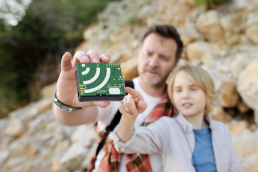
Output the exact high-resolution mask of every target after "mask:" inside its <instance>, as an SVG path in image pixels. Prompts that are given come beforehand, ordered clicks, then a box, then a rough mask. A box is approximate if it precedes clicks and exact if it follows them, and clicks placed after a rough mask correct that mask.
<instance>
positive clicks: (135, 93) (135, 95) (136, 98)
mask: <svg viewBox="0 0 258 172" xmlns="http://www.w3.org/2000/svg"><path fill="white" fill-rule="evenodd" d="M125 91H126V92H127V93H128V94H130V95H131V96H132V97H133V98H134V101H135V102H138V101H139V100H144V98H143V97H142V95H141V93H139V92H138V91H136V90H135V89H132V88H130V87H125Z"/></svg>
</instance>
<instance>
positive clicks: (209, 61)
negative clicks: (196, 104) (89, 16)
mask: <svg viewBox="0 0 258 172" xmlns="http://www.w3.org/2000/svg"><path fill="white" fill-rule="evenodd" d="M257 9H258V1H257V0H232V2H231V3H230V4H226V5H223V6H220V7H218V8H217V9H215V10H209V11H207V10H205V9H203V8H197V7H195V6H194V0H160V1H155V0H141V1H137V0H123V1H121V2H113V3H110V5H109V6H108V7H107V8H106V9H105V11H104V12H102V13H101V14H100V15H99V22H98V23H95V24H93V25H91V26H89V27H88V28H86V30H85V32H84V35H83V36H84V42H82V43H81V45H79V46H78V48H77V50H84V51H88V50H89V49H94V50H96V51H98V52H99V53H100V55H101V54H103V53H105V54H109V55H111V57H112V61H113V62H120V63H121V66H122V72H123V78H124V80H130V79H132V78H133V77H135V76H137V75H138V73H137V48H138V47H139V39H140V37H141V35H142V34H143V32H144V31H145V30H146V28H147V27H148V26H150V25H152V24H171V25H174V26H175V27H176V28H177V29H178V31H179V33H180V35H181V38H182V40H183V42H184V52H183V55H182V58H181V60H180V62H179V65H184V64H188V63H189V64H192V65H198V66H201V67H202V68H203V69H205V70H206V71H207V72H208V73H209V74H210V75H211V77H212V78H213V80H214V82H215V85H216V91H217V93H218V98H219V99H218V100H219V101H218V107H216V108H215V109H214V110H213V111H212V112H211V114H210V115H211V116H212V117H213V118H214V119H216V120H220V121H223V122H224V123H226V124H227V125H228V126H229V128H230V131H231V133H232V142H233V144H234V146H235V148H236V151H237V154H238V157H239V159H240V162H241V164H242V166H243V169H244V171H245V172H256V171H258V166H257V165H256V163H257V162H258V141H257V140H258V139H257V138H258V129H257V125H256V123H257V122H258V109H257V107H258V46H257V45H258V11H257ZM55 89H56V84H55V83H53V84H52V85H50V86H47V87H45V88H44V89H43V90H42V96H43V97H42V99H41V100H39V101H38V102H33V103H31V104H29V105H28V106H26V107H24V108H20V109H18V110H16V111H14V112H12V113H11V114H10V115H9V117H8V118H6V119H1V120H0V172H6V171H38V172H40V171H44V172H45V171H56V172H59V171H73V170H82V169H84V168H86V167H87V164H88V163H89V160H90V158H91V156H92V155H94V154H95V150H96V146H97V143H96V140H97V135H96V133H95V132H94V129H93V127H92V126H86V125H83V126H78V127H67V126H63V125H61V124H59V123H57V122H56V121H55V119H54V117H53V114H52V110H51V106H52V95H53V93H54V91H55ZM255 122H256V123H255Z"/></svg>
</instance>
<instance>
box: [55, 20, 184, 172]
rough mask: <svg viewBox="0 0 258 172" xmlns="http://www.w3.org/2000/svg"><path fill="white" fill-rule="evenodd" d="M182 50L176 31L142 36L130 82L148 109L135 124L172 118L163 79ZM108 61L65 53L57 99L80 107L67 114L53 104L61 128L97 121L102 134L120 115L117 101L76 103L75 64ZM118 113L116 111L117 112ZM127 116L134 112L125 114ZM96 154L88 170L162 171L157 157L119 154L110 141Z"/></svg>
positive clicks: (155, 29) (157, 28) (160, 29)
mask: <svg viewBox="0 0 258 172" xmlns="http://www.w3.org/2000/svg"><path fill="white" fill-rule="evenodd" d="M182 50H183V43H182V41H181V39H180V36H179V35H178V33H177V31H176V29H175V28H174V27H172V26H169V25H154V26H152V27H150V28H149V29H148V30H147V31H146V33H145V34H144V35H143V37H142V40H141V46H140V49H139V53H138V72H139V77H137V78H134V79H133V85H134V86H133V87H134V89H135V90H137V91H139V92H140V93H141V94H142V95H143V97H144V100H145V101H146V102H147V105H148V106H147V109H146V110H145V111H144V113H142V114H140V115H138V117H137V119H136V125H137V126H140V125H145V126H146V125H148V124H149V123H151V122H154V121H155V120H157V119H158V118H159V117H161V116H163V115H166V116H173V111H172V104H171V102H170V101H169V98H168V95H167V90H166V80H167V77H168V75H169V73H170V72H171V71H172V70H173V69H174V68H175V67H176V64H177V62H178V60H179V58H180V55H181V53H182ZM89 62H91V63H99V62H106V63H107V62H110V56H108V55H106V54H103V55H102V56H100V58H99V55H98V53H97V52H96V51H93V50H89V51H88V52H87V53H85V52H82V51H78V52H76V53H75V55H74V57H73V61H72V64H71V54H70V53H65V54H64V56H63V57H62V62H61V68H62V70H61V74H60V76H59V79H58V82H57V93H56V97H57V99H58V100H59V101H60V102H61V103H63V104H65V105H67V106H69V107H71V108H75V109H76V107H82V109H79V110H77V111H73V112H68V111H66V110H64V109H62V108H60V107H58V106H56V105H54V106H53V112H54V116H55V118H56V120H57V121H58V122H60V123H62V124H64V125H68V126H77V125H82V124H89V123H96V122H98V131H105V129H106V127H107V126H109V125H110V123H112V120H113V119H114V118H115V115H116V114H117V113H119V111H118V108H119V107H118V106H119V102H111V103H110V102H84V103H81V102H79V101H78V96H77V88H76V81H75V75H74V72H75V70H74V66H76V64H77V63H89ZM117 111H118V112H117ZM128 113H133V112H131V111H128ZM105 143H106V145H104V146H103V148H102V149H101V150H100V151H99V152H98V155H97V158H96V161H95V162H94V164H93V166H91V167H90V168H92V169H89V171H95V172H96V171H112V172H113V171H115V172H116V171H117V172H126V171H133V170H135V169H137V170H136V171H153V172H160V171H162V162H161V156H160V155H149V156H148V155H141V154H126V155H124V154H120V153H118V152H116V150H115V149H114V146H113V143H112V138H108V139H107V141H106V142H105Z"/></svg>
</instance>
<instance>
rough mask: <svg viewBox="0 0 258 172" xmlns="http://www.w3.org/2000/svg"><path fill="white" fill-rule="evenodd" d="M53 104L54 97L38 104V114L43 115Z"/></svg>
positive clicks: (42, 100)
mask: <svg viewBox="0 0 258 172" xmlns="http://www.w3.org/2000/svg"><path fill="white" fill-rule="evenodd" d="M52 104H53V97H51V98H45V99H41V100H40V101H38V102H37V109H38V113H43V112H45V111H46V110H47V109H49V108H50V107H51V106H52Z"/></svg>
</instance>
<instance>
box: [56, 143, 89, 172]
mask: <svg viewBox="0 0 258 172" xmlns="http://www.w3.org/2000/svg"><path fill="white" fill-rule="evenodd" d="M84 143H85V142H83V141H81V142H76V143H74V144H73V145H72V146H71V147H70V148H69V149H68V151H66V152H65V154H64V155H63V156H62V157H61V159H60V160H59V162H60V164H62V165H63V166H64V167H65V168H66V169H68V170H80V169H82V168H83V167H82V160H83V159H84V158H85V157H86V156H87V153H88V148H87V147H88V144H87V143H86V145H85V144H84Z"/></svg>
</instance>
